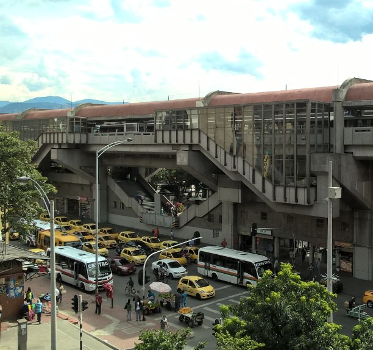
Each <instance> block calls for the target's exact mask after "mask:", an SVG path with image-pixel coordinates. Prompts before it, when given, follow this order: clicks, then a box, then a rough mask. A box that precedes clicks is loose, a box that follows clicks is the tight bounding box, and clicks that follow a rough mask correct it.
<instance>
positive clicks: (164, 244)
mask: <svg viewBox="0 0 373 350" xmlns="http://www.w3.org/2000/svg"><path fill="white" fill-rule="evenodd" d="M178 243H179V242H176V241H163V242H162V243H161V249H164V248H171V247H172V246H174V245H175V244H178ZM175 249H176V248H175Z"/></svg>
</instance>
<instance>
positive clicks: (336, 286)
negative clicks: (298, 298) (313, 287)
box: [320, 273, 343, 293]
mask: <svg viewBox="0 0 373 350" xmlns="http://www.w3.org/2000/svg"><path fill="white" fill-rule="evenodd" d="M320 284H322V285H324V286H325V287H326V286H327V284H328V278H327V275H323V274H322V275H321V278H320ZM332 290H333V293H340V292H342V290H343V283H342V282H341V280H340V279H339V276H338V275H337V274H335V273H333V274H332Z"/></svg>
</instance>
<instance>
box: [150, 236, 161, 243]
mask: <svg viewBox="0 0 373 350" xmlns="http://www.w3.org/2000/svg"><path fill="white" fill-rule="evenodd" d="M150 242H152V243H160V240H159V238H156V237H152V238H150Z"/></svg>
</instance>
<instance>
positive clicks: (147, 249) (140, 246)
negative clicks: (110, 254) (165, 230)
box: [117, 240, 154, 256]
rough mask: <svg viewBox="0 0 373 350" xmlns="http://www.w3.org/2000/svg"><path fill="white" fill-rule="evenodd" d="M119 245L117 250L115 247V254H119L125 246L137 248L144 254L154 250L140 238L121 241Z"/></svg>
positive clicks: (147, 254)
mask: <svg viewBox="0 0 373 350" xmlns="http://www.w3.org/2000/svg"><path fill="white" fill-rule="evenodd" d="M120 246H121V248H120V250H119V252H118V248H117V254H118V255H119V254H120V252H121V251H122V249H123V248H125V247H131V248H138V249H140V250H141V252H142V253H143V254H145V255H146V256H149V255H150V254H151V253H153V252H154V250H153V249H152V248H150V247H149V246H148V245H147V244H146V243H144V242H143V241H140V240H132V241H127V242H125V243H121V244H120Z"/></svg>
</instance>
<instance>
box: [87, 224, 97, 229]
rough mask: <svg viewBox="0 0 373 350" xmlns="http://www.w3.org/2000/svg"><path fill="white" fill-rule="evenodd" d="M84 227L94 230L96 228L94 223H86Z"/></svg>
mask: <svg viewBox="0 0 373 350" xmlns="http://www.w3.org/2000/svg"><path fill="white" fill-rule="evenodd" d="M86 227H87V229H88V230H94V229H95V228H96V225H95V224H92V225H87V226H86Z"/></svg>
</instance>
